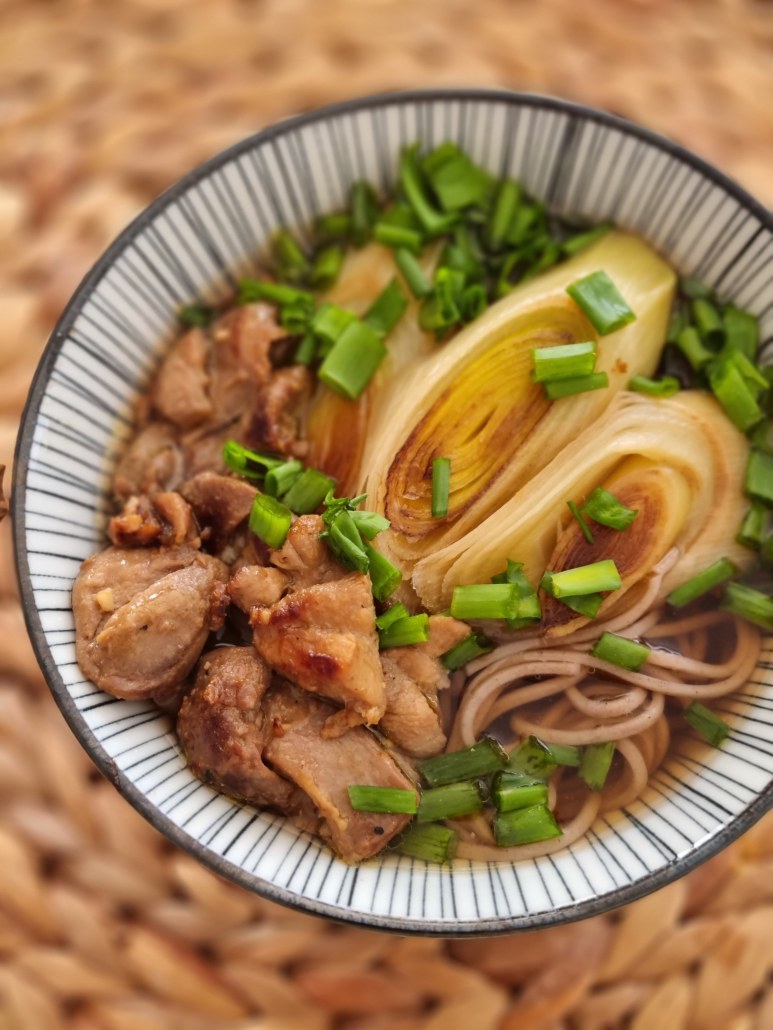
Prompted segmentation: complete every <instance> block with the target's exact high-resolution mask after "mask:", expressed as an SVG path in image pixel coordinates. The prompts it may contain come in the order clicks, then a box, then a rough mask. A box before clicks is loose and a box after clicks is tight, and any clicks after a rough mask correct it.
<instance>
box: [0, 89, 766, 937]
mask: <svg viewBox="0 0 773 1030" xmlns="http://www.w3.org/2000/svg"><path fill="white" fill-rule="evenodd" d="M449 139H450V140H454V141H455V142H457V143H459V144H460V145H461V146H462V147H464V148H465V149H466V150H467V151H468V152H469V153H470V154H471V155H472V156H473V158H474V159H475V160H476V161H478V162H480V163H481V164H483V165H485V166H486V167H487V168H488V169H489V170H490V171H491V172H493V173H495V174H497V175H509V176H513V177H515V178H517V179H519V180H520V181H521V182H522V183H523V185H524V187H525V188H526V189H527V190H528V191H529V192H530V193H532V194H533V195H534V196H536V197H538V198H541V199H543V200H544V201H546V203H547V204H548V205H549V206H550V207H551V208H552V209H554V210H556V211H558V212H571V213H573V214H578V215H581V216H583V217H585V218H587V219H590V220H593V221H602V220H605V219H612V220H614V221H615V222H616V223H617V224H618V225H620V226H622V227H625V228H628V229H631V230H633V231H635V232H637V233H639V234H640V235H641V236H643V237H644V238H645V239H646V240H648V241H649V242H650V243H651V244H652V245H653V246H654V247H656V248H657V249H658V250H659V251H660V252H661V253H662V254H664V255H665V256H666V258H667V259H669V260H670V261H671V262H672V264H673V265H674V266H675V267H676V268H677V269H678V270H679V271H680V272H682V273H684V274H689V275H694V276H697V277H698V278H699V279H701V280H703V281H705V282H706V283H708V284H710V285H711V286H712V287H715V288H716V289H717V290H718V291H719V292H720V294H721V295H722V296H724V297H727V298H732V299H733V300H734V301H735V302H736V303H737V304H738V305H739V306H741V307H742V308H746V309H748V310H750V311H753V312H754V313H756V314H757V315H759V316H760V318H761V324H762V330H763V337H764V338H765V339H766V340H767V352H768V354H769V355H770V360H773V219H771V216H770V214H769V213H768V212H767V211H766V210H765V209H764V208H763V207H761V205H760V204H758V203H757V202H755V201H754V200H753V199H752V198H751V197H749V196H748V195H747V194H746V193H744V191H743V190H742V189H740V188H739V187H738V186H737V185H736V184H735V183H733V182H732V181H731V180H730V179H728V178H727V177H725V176H724V175H722V174H720V173H719V172H718V171H716V170H715V169H713V168H712V167H710V166H709V165H708V164H706V162H704V161H702V160H700V159H699V158H697V157H695V156H693V155H692V154H690V153H688V152H687V151H685V150H683V149H682V148H681V147H679V146H676V145H675V144H674V143H671V142H669V141H668V140H665V139H663V138H662V137H659V136H656V135H654V134H653V133H651V132H648V131H646V130H644V129H642V128H639V127H638V126H636V125H633V124H631V123H629V122H626V121H623V120H621V119H619V118H616V117H613V116H610V115H608V114H604V113H601V112H599V111H594V110H590V109H587V108H583V107H579V106H577V105H575V104H570V103H566V102H562V101H559V100H554V99H550V98H546V97H539V96H532V95H519V94H515V93H506V92H480V91H475V90H453V91H442V92H419V93H408V94H396V95H394V94H393V95H385V96H377V97H370V98H367V99H362V100H354V101H352V102H349V103H344V104H339V105H336V106H334V107H329V108H325V109H323V110H320V111H315V112H312V113H310V114H304V115H302V116H301V117H298V118H293V119H290V120H288V121H285V122H281V123H280V124H278V125H275V126H272V127H271V128H268V129H265V130H264V131H262V132H259V133H258V134H257V135H255V136H253V137H251V138H250V139H246V140H244V141H243V142H241V143H238V144H237V145H236V146H233V147H231V148H230V149H229V150H227V151H225V152H224V153H222V154H219V155H218V156H217V157H215V158H213V159H212V160H210V161H208V162H207V163H206V164H204V165H202V166H200V167H198V168H196V169H194V170H193V171H192V172H191V173H190V174H189V175H187V176H185V178H183V179H182V180H181V181H180V182H179V183H177V184H176V185H175V186H173V187H172V188H171V189H170V190H168V191H167V192H166V193H165V194H163V196H161V197H160V198H159V199H158V200H156V201H155V202H154V203H153V204H151V205H150V207H148V208H147V210H145V211H144V212H143V213H142V214H141V215H140V216H139V217H138V218H137V219H136V220H135V221H134V222H133V223H132V224H131V225H130V226H129V227H128V228H127V229H126V230H125V231H124V232H123V233H122V234H121V235H120V236H119V237H118V239H117V240H116V241H115V242H114V243H113V244H112V246H110V247H109V249H108V250H107V252H106V253H105V254H104V256H103V257H102V258H101V259H100V260H99V261H98V262H97V264H96V265H95V267H94V268H93V270H92V271H91V272H90V274H89V275H88V276H87V277H86V279H85V280H84V282H83V283H82V284H81V286H80V287H79V289H78V290H77V292H76V294H75V296H74V297H73V299H72V301H71V302H70V304H69V305H68V307H67V309H66V311H65V312H64V314H63V315H62V318H61V319H60V321H59V323H58V325H57V326H56V329H55V330H54V333H53V335H52V337H51V340H50V342H49V344H48V347H47V350H46V352H45V355H44V357H43V360H42V362H41V364H40V367H39V369H38V372H37V375H36V377H35V380H34V383H33V385H32V389H31V392H30V397H29V401H28V404H27V408H26V411H25V413H24V418H23V423H22V428H21V433H20V436H19V443H18V452H17V458H16V480H15V484H14V491H13V516H14V528H15V540H16V554H17V562H18V574H19V580H20V583H21V590H22V595H23V601H24V607H25V611H26V618H27V624H28V627H29V632H30V635H31V638H32V642H33V645H34V647H35V650H36V652H37V656H38V659H39V661H40V664H41V666H42V668H43V670H44V672H45V675H46V678H47V680H48V683H49V685H50V687H51V690H52V692H53V694H54V697H55V699H56V701H57V703H58V704H59V706H60V707H61V709H62V712H63V713H64V716H65V718H66V719H67V721H68V722H69V724H70V726H71V728H72V730H73V732H74V733H75V734H76V736H77V737H78V739H79V740H80V742H81V744H82V745H83V747H84V748H85V749H86V750H87V751H88V753H89V754H90V755H91V757H92V758H93V760H94V762H95V763H96V764H97V765H98V766H99V768H100V769H101V770H102V772H103V773H104V774H105V775H106V776H108V777H109V779H110V780H111V781H112V782H113V783H114V784H115V786H116V788H117V789H118V790H119V791H120V792H121V793H122V794H123V795H124V797H125V798H126V799H127V800H128V801H129V802H130V803H131V804H132V805H133V806H134V807H135V808H136V809H137V810H138V811H139V812H141V813H142V814H143V815H144V816H145V818H147V819H148V820H149V821H150V822H151V823H153V825H154V826H156V827H157V828H158V829H159V830H161V832H163V833H164V834H166V836H167V837H169V838H170V840H172V841H174V842H175V843H176V844H178V845H179V846H180V847H182V848H184V849H185V850H187V851H189V852H190V853H191V854H193V855H195V856H196V857H197V858H198V859H200V860H201V861H202V862H204V863H205V864H206V865H208V866H210V867H211V868H212V869H214V870H215V871H216V872H218V873H220V874H222V875H223V876H226V877H229V878H230V879H232V880H234V881H235V882H236V883H239V884H241V885H242V886H243V887H245V888H247V889H248V890H252V891H256V892H258V893H259V894H262V895H264V896H266V897H268V898H272V899H273V900H275V901H278V902H281V903H284V904H288V905H292V906H295V907H297V908H301V909H305V910H306V911H308V912H313V913H317V914H319V915H324V916H329V917H332V918H335V919H341V920H346V921H348V922H352V923H358V924H362V925H366V926H371V927H381V928H384V929H390V930H396V931H399V932H401V933H409V932H417V933H424V934H442V935H463V934H484V933H494V932H508V931H513V930H517V929H522V928H527V927H542V926H549V925H553V924H556V923H561V922H564V921H567V920H571V919H578V918H581V917H584V916H589V915H591V914H594V913H598V912H602V911H604V910H606V909H609V908H612V907H614V906H617V905H622V904H624V903H626V902H630V901H633V900H634V899H636V898H639V897H641V896H642V895H644V894H646V893H648V892H649V891H652V890H654V889H656V888H658V887H661V886H662V885H664V884H666V883H668V882H669V881H671V880H673V879H675V878H676V877H678V876H681V875H682V874H684V873H686V872H688V871H689V870H690V869H693V868H695V866H697V865H698V864H699V863H700V862H703V861H704V860H705V859H707V858H709V857H710V856H711V855H713V854H715V853H716V852H717V851H719V850H720V849H721V848H723V847H725V846H726V845H727V844H729V843H730V841H732V840H733V839H734V838H735V837H737V836H738V835H739V834H740V833H742V832H743V831H744V830H745V829H746V828H747V827H749V826H750V825H751V824H752V823H753V822H754V821H755V820H756V819H758V818H759V817H760V816H761V815H762V814H763V813H764V812H765V811H766V810H767V809H768V808H769V807H770V804H771V798H773V779H772V777H773V638H769V639H768V640H767V641H766V643H765V647H764V649H763V655H762V660H761V663H760V665H759V668H758V669H757V672H756V674H755V675H754V677H753V678H752V680H751V681H750V682H749V683H748V684H747V685H746V686H745V687H744V689H743V690H740V691H739V692H738V693H737V694H735V695H733V696H732V697H729V698H727V699H723V701H722V706H721V711H722V714H723V716H724V717H725V718H727V719H728V720H729V722H730V724H731V726H732V733H731V735H730V737H729V739H728V740H727V741H726V743H725V744H724V746H723V747H722V749H721V750H714V749H711V748H709V747H708V746H704V745H702V744H701V743H700V742H698V741H696V742H695V743H694V744H690V745H688V746H685V747H684V749H683V750H682V751H680V752H679V753H675V754H671V756H670V757H669V759H668V760H667V762H666V764H665V766H664V767H663V768H661V769H660V770H659V771H658V773H657V774H656V775H655V776H654V777H653V778H652V781H651V783H650V785H649V786H648V788H647V791H646V793H645V794H644V796H643V797H642V798H641V799H640V800H638V801H636V802H635V803H634V804H632V805H631V806H630V808H627V809H625V810H623V811H619V812H616V813H614V814H610V815H607V816H605V817H603V818H601V819H600V820H598V822H597V823H596V824H595V825H594V827H593V829H592V831H591V832H589V833H588V835H587V836H586V837H585V838H584V839H582V840H581V841H580V842H578V843H576V844H574V845H573V846H571V847H569V848H567V849H566V850H564V851H562V852H560V853H558V854H555V855H552V856H549V857H545V858H540V859H537V860H536V861H532V860H530V861H522V862H518V863H516V864H512V863H510V862H501V863H496V864H494V863H492V864H475V863H471V862H469V861H457V862H455V863H454V864H453V865H452V866H450V867H442V868H441V867H432V866H428V865H426V864H424V863H423V862H417V861H414V860H412V859H410V858H406V857H399V856H397V855H395V854H386V855H384V856H383V857H379V858H377V859H375V860H371V861H369V862H366V863H364V864H363V865H360V866H358V867H352V866H347V865H345V864H344V863H342V862H341V861H339V860H338V859H336V858H335V857H334V856H333V855H332V853H331V852H330V851H329V850H328V849H327V848H325V847H324V846H323V845H322V844H321V843H320V842H319V841H317V840H316V839H314V838H312V837H310V836H309V835H308V834H306V833H303V832H300V831H298V830H297V829H295V828H294V826H293V825H292V824H291V823H288V822H287V821H286V820H285V819H284V818H282V817H280V816H278V815H273V814H268V813H263V812H260V811H258V810H256V809H255V808H252V807H250V806H249V805H244V804H239V803H236V802H234V801H232V800H231V799H229V798H227V797H224V796H222V795H220V794H217V793H215V792H214V791H213V790H212V789H210V788H209V787H207V786H205V785H204V784H202V783H200V782H199V781H198V780H196V779H195V778H194V777H193V776H192V775H191V773H190V772H189V770H188V768H187V767H186V764H185V761H184V758H183V755H182V753H181V751H180V748H179V746H178V743H177V740H176V737H175V733H174V730H173V725H172V723H171V722H170V720H169V718H167V716H165V715H164V714H163V713H162V712H161V711H160V710H158V709H157V708H156V707H154V705H153V704H152V703H150V702H129V701H120V700H117V699H115V698H113V697H109V696H108V695H106V694H103V693H101V692H100V691H99V690H97V688H96V687H95V686H94V685H93V684H92V683H90V682H89V681H88V680H86V679H85V678H84V676H83V674H82V673H81V671H80V669H79V668H78V665H77V663H76V661H75V649H74V643H73V641H74V630H73V616H72V611H71V601H70V592H71V589H72V585H73V580H74V579H75V576H76V575H77V573H78V569H79V566H80V563H81V561H82V560H83V559H84V558H86V557H87V556H88V555H89V554H91V553H92V552H93V551H95V550H97V549H98V548H100V547H101V546H102V544H103V542H104V530H105V522H106V517H107V516H108V513H109V512H110V494H109V484H110V479H111V469H112V467H113V465H114V463H115V460H116V456H117V455H118V454H119V453H120V451H121V447H122V445H123V444H124V442H125V441H126V440H127V438H128V437H129V435H130V434H131V432H132V417H133V416H132V409H133V404H134V401H135V399H136V397H137V395H138V393H140V392H141V391H142V390H143V389H144V388H145V386H146V385H147V383H148V381H149V379H150V377H151V375H152V374H153V371H154V369H155V368H156V367H157V365H158V362H159V359H160V357H161V355H162V354H163V353H164V348H165V347H166V346H167V345H168V343H169V340H170V339H171V337H172V335H173V333H174V331H175V325H176V319H175V311H176V310H177V309H178V307H179V306H180V305H181V304H183V303H190V302H192V301H200V302H207V301H212V300H218V299H220V298H223V297H224V296H226V295H227V294H228V293H229V292H230V291H231V290H232V289H233V286H234V283H235V280H236V279H238V278H239V277H240V276H241V275H243V274H245V273H249V272H250V271H251V270H252V269H253V268H254V258H255V255H256V254H257V253H258V252H260V251H261V250H262V249H263V247H264V244H265V242H266V240H267V238H268V237H269V236H270V234H271V233H272V231H273V230H274V229H276V228H277V227H278V226H281V225H290V226H295V227H300V228H301V229H302V227H303V226H305V225H307V224H309V223H310V222H311V221H312V219H313V217H314V216H315V215H317V214H319V213H321V212H324V211H328V210H332V209H335V208H337V207H340V206H342V205H344V204H345V200H346V196H347V190H348V187H349V185H350V183H351V182H352V180H354V179H358V178H367V179H369V180H371V181H372V182H374V183H376V184H377V185H378V186H380V187H385V186H387V185H388V184H389V183H390V181H391V179H392V177H393V175H394V171H395V167H396V157H397V154H398V152H399V149H400V147H401V145H403V144H406V143H409V142H412V141H414V140H421V141H422V142H423V143H424V144H427V145H435V144H438V143H440V142H442V141H444V140H449ZM62 259H63V260H66V255H62Z"/></svg>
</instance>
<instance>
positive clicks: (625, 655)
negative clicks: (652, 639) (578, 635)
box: [590, 633, 650, 672]
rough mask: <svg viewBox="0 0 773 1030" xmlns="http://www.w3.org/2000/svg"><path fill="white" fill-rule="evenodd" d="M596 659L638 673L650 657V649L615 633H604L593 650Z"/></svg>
mask: <svg viewBox="0 0 773 1030" xmlns="http://www.w3.org/2000/svg"><path fill="white" fill-rule="evenodd" d="M590 653H591V654H592V655H593V657H594V658H600V659H601V660H602V661H603V662H611V663H612V664H613V665H619V666H620V667H621V668H622V669H630V670H631V672H638V671H639V669H641V667H642V665H644V663H645V662H646V661H647V659H648V658H649V656H650V649H649V648H648V647H645V646H644V644H639V643H637V642H636V641H635V640H629V639H628V638H627V637H618V636H616V635H615V634H614V633H602V634H601V636H600V637H599V639H598V640H597V641H596V643H595V644H594V645H593V647H592V648H591V651H590Z"/></svg>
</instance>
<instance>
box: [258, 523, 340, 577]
mask: <svg viewBox="0 0 773 1030" xmlns="http://www.w3.org/2000/svg"><path fill="white" fill-rule="evenodd" d="M324 529H325V523H324V522H323V521H322V519H321V518H320V516H319V515H301V517H300V518H299V519H296V520H295V521H294V522H293V524H292V526H290V531H289V532H288V534H287V539H286V540H285V542H284V544H283V545H282V546H281V547H280V548H279V549H278V550H276V551H272V552H271V564H272V565H275V566H276V567H277V568H278V569H281V570H282V571H283V572H286V573H287V574H288V576H289V577H290V578H289V586H290V587H291V589H294V590H299V589H302V588H303V587H309V586H313V585H314V584H315V583H327V582H329V581H330V580H333V579H341V577H342V576H345V575H346V569H344V567H343V566H342V565H339V564H338V562H337V561H336V560H335V558H334V557H333V555H332V554H331V552H330V548H329V547H328V546H327V544H326V543H325V541H324V540H321V539H320V533H322V532H324Z"/></svg>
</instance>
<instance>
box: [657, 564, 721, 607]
mask: <svg viewBox="0 0 773 1030" xmlns="http://www.w3.org/2000/svg"><path fill="white" fill-rule="evenodd" d="M737 572H738V569H737V568H736V566H735V565H733V563H732V562H731V561H730V559H729V558H720V559H719V561H715V562H714V563H713V564H712V565H709V567H708V568H707V569H704V570H703V571H702V572H699V573H698V575H697V576H693V577H692V578H691V579H688V580H687V582H686V583H682V585H681V586H679V587H677V588H676V590H672V591H671V593H670V594H669V595H668V597H667V598H666V601H668V603H669V604H670V605H671V607H672V608H684V606H685V605H686V604H691V603H692V602H693V601H695V600H697V599H698V598H699V597H703V595H704V594H707V593H708V592H709V591H710V590H713V589H714V587H716V586H719V584H720V583H726V582H727V580H729V579H732V578H733V576H735V575H736V574H737Z"/></svg>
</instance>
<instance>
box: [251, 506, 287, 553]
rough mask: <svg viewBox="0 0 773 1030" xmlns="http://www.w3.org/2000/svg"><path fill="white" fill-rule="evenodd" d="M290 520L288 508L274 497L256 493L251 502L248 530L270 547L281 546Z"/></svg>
mask: <svg viewBox="0 0 773 1030" xmlns="http://www.w3.org/2000/svg"><path fill="white" fill-rule="evenodd" d="M292 521H293V515H292V512H291V511H290V509H289V508H288V507H287V505H285V504H282V502H281V501H278V500H277V499H276V498H275V497H270V496H269V495H268V494H258V495H257V496H256V497H255V500H254V501H253V502H252V510H251V512H250V521H249V527H250V530H251V531H252V532H253V533H254V534H255V536H257V537H259V538H260V539H261V540H262V541H263V542H264V543H265V544H267V545H268V546H269V547H271V548H274V549H276V548H277V547H281V546H282V544H283V543H284V542H285V540H286V538H287V533H288V530H289V529H290V526H291V525H292Z"/></svg>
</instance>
